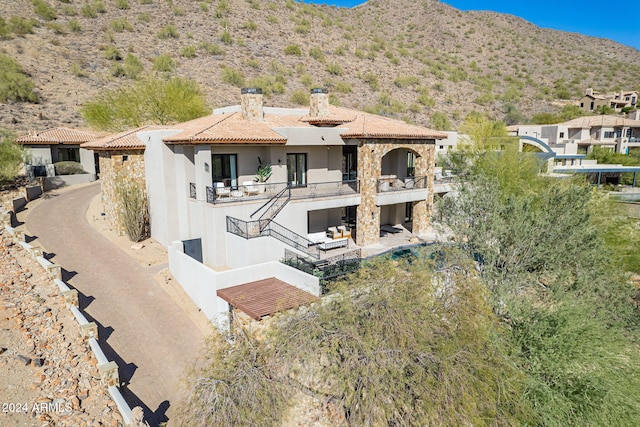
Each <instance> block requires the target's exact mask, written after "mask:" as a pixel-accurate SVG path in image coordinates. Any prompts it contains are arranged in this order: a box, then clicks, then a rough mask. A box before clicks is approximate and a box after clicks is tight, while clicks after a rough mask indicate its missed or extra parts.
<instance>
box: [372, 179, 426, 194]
mask: <svg viewBox="0 0 640 427" xmlns="http://www.w3.org/2000/svg"><path fill="white" fill-rule="evenodd" d="M427 183H428V180H427V177H426V176H409V177H405V178H398V177H396V176H388V177H382V178H379V179H378V187H377V188H378V193H385V192H388V191H406V190H416V189H423V188H427Z"/></svg>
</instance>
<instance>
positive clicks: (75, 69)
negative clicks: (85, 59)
mask: <svg viewBox="0 0 640 427" xmlns="http://www.w3.org/2000/svg"><path fill="white" fill-rule="evenodd" d="M71 72H72V73H73V75H74V76H76V77H87V72H86V71H85V70H84V69H82V66H81V65H79V64H71Z"/></svg>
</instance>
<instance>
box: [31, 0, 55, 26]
mask: <svg viewBox="0 0 640 427" xmlns="http://www.w3.org/2000/svg"><path fill="white" fill-rule="evenodd" d="M31 3H32V4H33V8H34V11H35V12H36V14H38V15H39V16H40V17H41V18H42V19H44V20H45V21H53V20H54V19H57V18H58V14H57V13H56V10H55V9H54V8H53V7H51V6H49V4H47V2H46V1H44V0H31Z"/></svg>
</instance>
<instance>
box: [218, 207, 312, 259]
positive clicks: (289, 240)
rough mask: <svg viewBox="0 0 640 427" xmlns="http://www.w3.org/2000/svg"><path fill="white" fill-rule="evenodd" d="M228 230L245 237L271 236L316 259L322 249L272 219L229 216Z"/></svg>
mask: <svg viewBox="0 0 640 427" xmlns="http://www.w3.org/2000/svg"><path fill="white" fill-rule="evenodd" d="M227 232H229V233H231V234H235V235H236V236H240V237H242V238H244V239H254V238H256V237H263V236H271V237H273V238H275V239H277V240H280V241H281V242H282V243H285V244H287V245H289V246H291V247H292V248H294V249H297V250H299V251H301V252H304V253H305V254H307V255H309V256H311V257H313V258H315V259H319V258H320V249H319V248H318V247H317V246H315V245H314V244H313V242H311V241H310V240H309V239H307V238H306V237H304V236H301V235H300V234H298V233H296V232H295V231H292V230H289V229H288V228H287V227H284V226H282V225H280V224H278V223H276V222H274V221H271V220H265V219H263V220H256V221H243V220H241V219H238V218H233V217H230V216H227Z"/></svg>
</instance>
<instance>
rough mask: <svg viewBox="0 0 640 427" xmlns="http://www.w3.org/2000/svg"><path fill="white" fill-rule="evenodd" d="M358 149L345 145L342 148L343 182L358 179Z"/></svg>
mask: <svg viewBox="0 0 640 427" xmlns="http://www.w3.org/2000/svg"><path fill="white" fill-rule="evenodd" d="M357 171H358V147H357V146H355V145H345V146H343V147H342V180H343V181H353V180H355V179H356V178H357Z"/></svg>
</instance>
